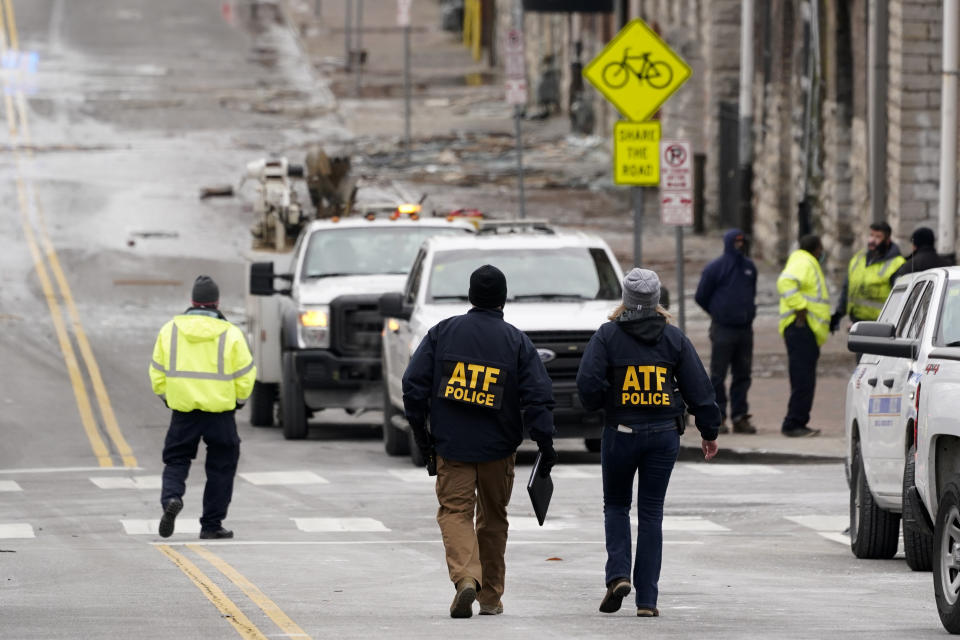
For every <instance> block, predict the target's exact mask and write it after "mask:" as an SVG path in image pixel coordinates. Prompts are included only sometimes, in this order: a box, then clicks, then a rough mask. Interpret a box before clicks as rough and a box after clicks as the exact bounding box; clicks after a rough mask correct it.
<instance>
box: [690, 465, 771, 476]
mask: <svg viewBox="0 0 960 640" xmlns="http://www.w3.org/2000/svg"><path fill="white" fill-rule="evenodd" d="M682 466H683V467H684V468H687V469H692V470H694V471H698V472H700V473H703V474H706V475H708V476H763V475H776V474H780V473H783V471H781V470H780V469H778V468H776V467H771V466H770V465H766V464H706V463H701V462H697V463H693V462H690V463H686V464H684V465H682Z"/></svg>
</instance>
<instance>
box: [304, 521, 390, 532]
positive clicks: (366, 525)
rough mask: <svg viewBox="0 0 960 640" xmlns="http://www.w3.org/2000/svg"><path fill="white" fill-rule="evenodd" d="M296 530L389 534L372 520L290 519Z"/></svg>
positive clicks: (382, 526)
mask: <svg viewBox="0 0 960 640" xmlns="http://www.w3.org/2000/svg"><path fill="white" fill-rule="evenodd" d="M290 519H291V520H293V522H294V523H295V524H296V525H297V529H300V531H304V532H306V533H338V532H344V531H350V532H375V533H376V532H389V531H390V529H388V528H387V527H385V526H384V524H383V523H382V522H380V521H379V520H374V519H373V518H290Z"/></svg>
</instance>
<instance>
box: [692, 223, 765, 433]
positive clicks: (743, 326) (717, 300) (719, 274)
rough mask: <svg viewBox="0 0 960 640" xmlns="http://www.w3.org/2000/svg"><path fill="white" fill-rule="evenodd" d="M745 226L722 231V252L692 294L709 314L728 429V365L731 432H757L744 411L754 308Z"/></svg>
mask: <svg viewBox="0 0 960 640" xmlns="http://www.w3.org/2000/svg"><path fill="white" fill-rule="evenodd" d="M744 245H745V240H744V236H743V232H742V231H740V230H739V229H731V230H730V231H728V232H727V233H726V235H724V236H723V255H722V256H720V257H719V258H717V259H716V260H713V261H712V262H710V263H709V264H708V265H707V266H706V267H704V269H703V274H702V275H701V276H700V284H699V285H698V286H697V293H696V296H695V298H694V299H695V300H696V301H697V304H698V305H700V306H701V307H702V308H703V310H704V311H706V312H707V313H709V314H710V345H711V351H710V381H711V382H712V383H713V390H714V393H715V394H716V397H717V406H719V407H720V413H721V415H722V416H723V419H724V423H723V424H722V425H721V427H720V433H727V432H728V431H729V429H728V428H727V425H726V417H727V394H726V391H725V389H724V384H725V382H726V378H727V370H728V369H732V380H731V382H730V405H731V406H730V418H731V420H732V422H733V431H734V432H735V433H756V432H757V429H756V427H754V426H753V425H752V424H751V423H750V414H749V413H747V410H748V409H749V405H748V404H747V392H748V391H749V390H750V382H751V375H750V374H751V370H752V369H753V318H754V316H756V314H757V303H756V298H757V268H756V266H755V265H754V264H753V260H751V259H750V258H748V257H747V256H746V255H744V252H743V250H744Z"/></svg>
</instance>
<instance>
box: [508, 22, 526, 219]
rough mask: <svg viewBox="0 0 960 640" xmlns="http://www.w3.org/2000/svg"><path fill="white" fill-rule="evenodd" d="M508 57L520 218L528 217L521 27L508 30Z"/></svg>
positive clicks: (524, 90) (509, 101)
mask: <svg viewBox="0 0 960 640" xmlns="http://www.w3.org/2000/svg"><path fill="white" fill-rule="evenodd" d="M504 50H505V53H506V59H505V60H504V66H505V68H506V85H507V86H506V94H507V95H506V98H507V104H511V105H513V119H514V122H515V123H516V137H517V176H518V178H519V180H520V218H521V219H523V218H525V217H527V202H526V196H525V195H524V192H523V122H522V119H521V118H522V115H523V108H524V107H525V106H526V104H527V65H526V61H525V58H524V54H523V32H522V31H521V30H520V29H510V30H509V31H507V39H506V42H505V44H504Z"/></svg>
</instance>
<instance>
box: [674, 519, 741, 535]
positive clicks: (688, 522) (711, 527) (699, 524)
mask: <svg viewBox="0 0 960 640" xmlns="http://www.w3.org/2000/svg"><path fill="white" fill-rule="evenodd" d="M663 530H664V531H695V532H697V533H710V532H721V531H730V529H728V528H726V527H724V526H721V525H719V524H717V523H716V522H711V521H710V520H705V519H703V518H701V517H700V516H663Z"/></svg>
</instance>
